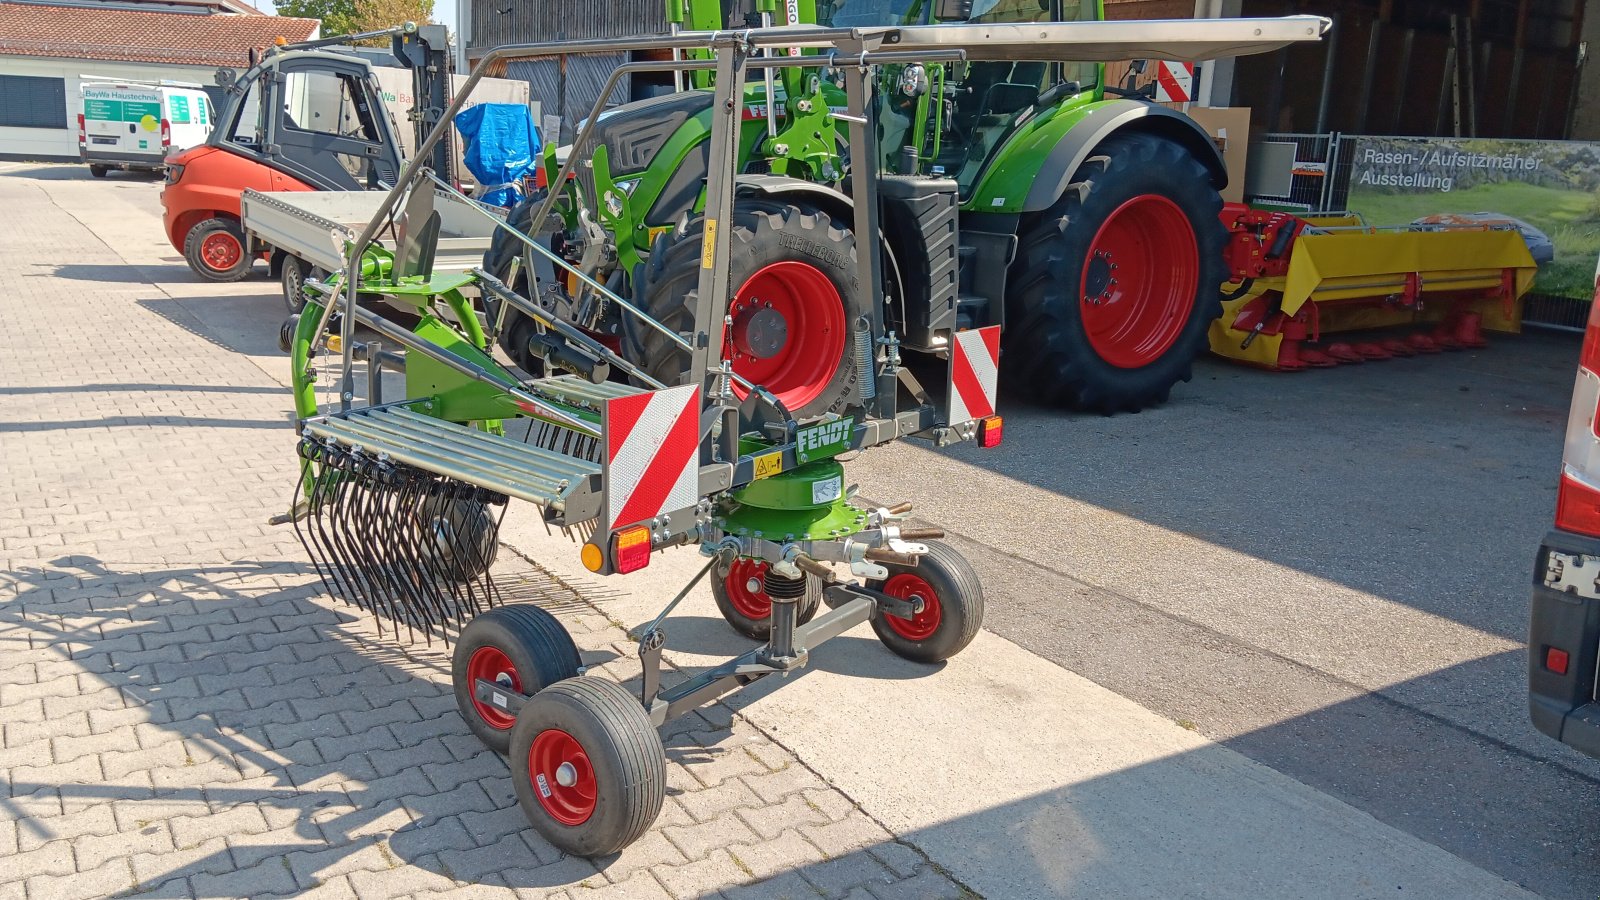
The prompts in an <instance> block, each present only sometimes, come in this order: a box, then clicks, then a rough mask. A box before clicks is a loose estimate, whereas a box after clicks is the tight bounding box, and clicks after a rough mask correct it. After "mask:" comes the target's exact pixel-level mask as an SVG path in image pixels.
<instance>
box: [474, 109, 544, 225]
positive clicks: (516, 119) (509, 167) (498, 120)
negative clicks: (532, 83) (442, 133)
mask: <svg viewBox="0 0 1600 900" xmlns="http://www.w3.org/2000/svg"><path fill="white" fill-rule="evenodd" d="M456 130H457V131H459V132H461V137H462V138H464V139H465V140H466V152H465V153H464V154H463V156H464V158H465V160H466V164H467V169H468V171H470V172H472V175H473V177H474V178H476V179H477V180H478V193H477V194H476V195H475V196H476V197H477V199H479V200H482V201H483V202H484V203H488V204H491V205H494V206H506V207H509V206H512V205H513V204H515V203H516V202H517V201H518V200H519V199H521V197H522V176H523V175H525V174H527V173H528V172H531V171H532V170H533V166H534V160H535V159H536V157H537V156H538V153H539V133H538V132H537V131H535V130H534V127H533V115H532V114H530V113H529V112H528V108H527V107H526V106H521V105H518V104H515V103H480V104H478V105H477V106H474V107H472V108H470V109H464V110H462V111H461V112H459V113H456Z"/></svg>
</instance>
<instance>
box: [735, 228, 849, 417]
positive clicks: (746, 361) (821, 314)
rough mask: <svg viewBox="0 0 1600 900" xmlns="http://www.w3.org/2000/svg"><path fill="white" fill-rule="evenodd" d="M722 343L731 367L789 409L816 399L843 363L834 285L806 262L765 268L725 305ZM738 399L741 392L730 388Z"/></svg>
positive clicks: (840, 305) (839, 309)
mask: <svg viewBox="0 0 1600 900" xmlns="http://www.w3.org/2000/svg"><path fill="white" fill-rule="evenodd" d="M728 315H729V316H731V317H732V318H733V325H732V326H731V327H730V328H729V329H728V334H727V335H726V337H725V339H724V341H723V345H722V355H723V358H724V359H731V360H733V371H735V372H737V373H738V374H739V375H740V376H741V377H743V378H745V379H747V380H749V381H750V383H751V384H759V385H762V386H763V387H765V388H766V389H767V390H769V391H771V392H772V393H774V394H776V395H777V397H778V399H779V400H782V401H783V403H784V405H785V406H787V407H789V408H790V409H791V410H795V409H799V408H800V407H803V406H805V405H806V404H807V403H810V402H811V401H813V400H815V399H817V397H818V396H819V395H821V394H822V392H823V391H824V390H825V389H826V388H827V387H828V382H830V381H832V380H833V375H834V373H835V372H837V371H838V370H839V366H840V364H841V363H842V362H843V361H844V347H845V332H846V323H845V319H844V301H843V300H841V299H840V297H839V290H838V288H836V287H834V286H833V282H832V281H830V280H829V279H828V276H827V275H826V274H824V273H823V272H822V271H821V270H819V269H817V268H816V267H815V266H812V265H811V264H809V263H803V262H799V261H797V260H784V261H783V262H776V263H773V264H771V265H769V266H765V267H763V268H762V269H760V270H759V271H757V272H756V273H755V274H754V275H751V276H750V278H749V279H748V280H747V281H745V283H744V284H743V285H740V287H739V290H738V292H737V293H736V294H734V297H733V302H732V303H731V304H729V306H728ZM735 392H736V393H738V395H739V396H740V397H743V396H745V394H746V393H747V392H746V391H745V390H744V389H743V388H742V387H736V388H735Z"/></svg>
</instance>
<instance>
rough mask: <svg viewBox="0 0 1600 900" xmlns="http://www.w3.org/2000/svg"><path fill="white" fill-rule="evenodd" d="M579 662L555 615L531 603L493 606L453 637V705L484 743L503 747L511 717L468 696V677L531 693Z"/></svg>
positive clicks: (570, 672)
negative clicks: (454, 644) (454, 698)
mask: <svg viewBox="0 0 1600 900" xmlns="http://www.w3.org/2000/svg"><path fill="white" fill-rule="evenodd" d="M579 665H581V662H580V660H579V658H578V647H577V645H576V644H574V643H573V642H572V635H570V634H568V633H567V629H565V628H563V627H562V625H561V623H560V622H559V621H557V620H556V617H555V616H553V615H551V614H550V613H549V612H547V611H546V610H543V609H540V608H539V607H537V606H534V605H533V604H531V603H515V604H511V605H509V606H499V607H496V608H494V609H491V610H489V611H488V612H486V613H484V614H483V615H481V616H478V617H477V618H475V619H473V620H472V621H470V622H468V623H467V624H466V626H465V627H463V628H462V629H461V636H460V637H459V638H458V639H457V640H456V649H455V654H454V656H453V658H452V659H451V665H450V682H451V686H452V687H453V688H454V690H455V697H456V709H457V710H458V711H459V712H460V713H461V718H462V719H464V720H466V723H467V728H469V729H471V730H472V733H473V734H475V735H477V736H478V740H480V741H482V742H483V744H484V746H486V747H488V748H489V749H490V750H493V751H495V752H496V753H505V752H506V751H507V750H508V749H509V748H510V747H511V729H512V727H513V726H514V725H515V724H516V719H515V717H513V716H512V715H510V714H509V713H507V712H506V711H505V710H502V709H500V708H498V707H496V706H493V705H490V704H488V703H485V702H483V701H481V700H479V699H477V697H475V696H473V683H474V682H475V681H476V680H477V679H479V678H482V679H483V680H484V681H492V682H495V683H496V684H499V685H500V686H501V687H504V688H506V689H507V690H511V691H516V692H517V693H519V694H525V695H532V694H537V693H538V692H539V691H541V690H544V689H545V688H547V687H549V686H550V685H552V684H555V683H556V682H558V681H563V680H565V679H568V678H576V677H577V676H578V667H579Z"/></svg>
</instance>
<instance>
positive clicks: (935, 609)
mask: <svg viewBox="0 0 1600 900" xmlns="http://www.w3.org/2000/svg"><path fill="white" fill-rule="evenodd" d="M883 592H884V593H885V594H888V595H889V596H891V597H899V598H900V599H902V600H910V599H911V598H912V597H921V598H922V612H919V613H917V614H916V615H915V616H912V617H911V618H909V619H902V618H900V617H899V616H887V615H886V616H884V617H883V621H885V622H887V623H888V624H889V628H890V630H892V631H893V632H894V633H895V634H898V635H900V636H901V637H903V638H905V639H906V640H908V641H925V640H927V639H928V638H931V637H933V633H934V632H935V631H938V630H939V620H940V618H941V614H940V611H939V595H938V594H937V593H935V592H934V590H933V585H931V584H929V583H928V582H927V580H926V579H924V578H922V577H921V576H920V575H912V574H910V573H905V572H902V573H901V574H899V575H895V576H892V577H890V579H889V580H888V581H887V582H884V585H883Z"/></svg>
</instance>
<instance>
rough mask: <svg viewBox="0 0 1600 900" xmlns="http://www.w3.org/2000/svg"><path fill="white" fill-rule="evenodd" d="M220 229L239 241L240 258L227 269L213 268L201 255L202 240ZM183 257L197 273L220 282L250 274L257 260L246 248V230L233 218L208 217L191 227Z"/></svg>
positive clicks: (186, 238) (186, 237)
mask: <svg viewBox="0 0 1600 900" xmlns="http://www.w3.org/2000/svg"><path fill="white" fill-rule="evenodd" d="M218 231H221V232H226V233H228V234H230V235H232V236H233V239H234V240H236V241H238V242H239V248H240V253H239V260H238V261H237V262H235V263H234V264H233V265H232V266H229V267H228V268H226V269H213V268H212V267H211V266H210V264H208V263H207V262H206V261H205V259H204V258H202V257H201V255H200V245H201V242H203V241H204V240H205V239H206V236H207V235H209V234H212V233H213V232H218ZM183 258H184V259H185V260H187V261H188V263H189V268H191V269H193V270H194V273H195V274H196V275H199V276H200V277H201V278H204V279H205V280H207V281H219V282H228V281H238V280H239V279H241V278H243V277H245V276H246V275H248V274H250V267H251V266H252V265H254V264H255V261H256V258H255V256H254V255H252V254H251V253H250V252H249V251H248V250H247V249H245V239H244V231H243V230H241V229H240V228H239V223H238V222H235V221H233V220H232V219H206V220H205V221H204V222H201V223H199V224H197V225H195V226H194V227H193V228H191V229H189V234H188V235H187V236H185V237H184V239H183Z"/></svg>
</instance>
